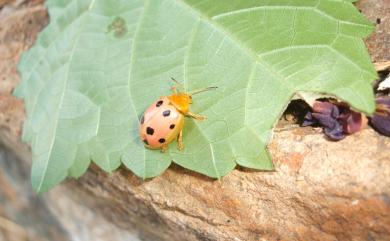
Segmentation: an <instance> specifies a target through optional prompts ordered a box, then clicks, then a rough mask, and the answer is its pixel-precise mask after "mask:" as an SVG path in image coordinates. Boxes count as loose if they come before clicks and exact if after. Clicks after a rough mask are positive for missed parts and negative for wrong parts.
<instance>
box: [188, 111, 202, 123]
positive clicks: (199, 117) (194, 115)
mask: <svg viewBox="0 0 390 241" xmlns="http://www.w3.org/2000/svg"><path fill="white" fill-rule="evenodd" d="M186 115H187V116H189V117H191V118H194V119H195V120H199V121H202V120H206V119H207V116H204V115H197V114H194V113H192V112H188V113H187V114H186Z"/></svg>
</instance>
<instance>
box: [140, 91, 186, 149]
mask: <svg viewBox="0 0 390 241" xmlns="http://www.w3.org/2000/svg"><path fill="white" fill-rule="evenodd" d="M140 123H141V126H140V129H139V134H140V137H141V140H142V141H143V142H144V143H145V146H147V147H149V148H151V149H160V148H161V147H162V146H163V145H164V144H165V145H167V144H169V143H171V142H172V141H173V140H174V139H176V138H177V136H178V135H179V133H180V131H181V130H182V129H183V125H184V115H183V114H181V113H180V112H179V111H178V110H177V109H176V108H175V107H174V106H173V105H171V104H170V101H169V99H168V98H167V97H161V98H160V99H158V100H157V101H156V102H154V103H153V104H152V105H151V106H149V107H148V108H147V109H146V111H145V113H144V114H143V115H142V117H141V119H140Z"/></svg>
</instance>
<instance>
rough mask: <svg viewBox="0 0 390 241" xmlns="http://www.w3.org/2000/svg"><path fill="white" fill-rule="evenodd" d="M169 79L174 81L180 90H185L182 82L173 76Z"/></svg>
mask: <svg viewBox="0 0 390 241" xmlns="http://www.w3.org/2000/svg"><path fill="white" fill-rule="evenodd" d="M171 80H172V81H173V82H175V83H176V84H177V85H178V86H179V87H180V88H181V89H182V90H184V91H185V88H184V85H183V84H182V83H180V82H179V81H177V80H176V79H175V78H173V77H171Z"/></svg>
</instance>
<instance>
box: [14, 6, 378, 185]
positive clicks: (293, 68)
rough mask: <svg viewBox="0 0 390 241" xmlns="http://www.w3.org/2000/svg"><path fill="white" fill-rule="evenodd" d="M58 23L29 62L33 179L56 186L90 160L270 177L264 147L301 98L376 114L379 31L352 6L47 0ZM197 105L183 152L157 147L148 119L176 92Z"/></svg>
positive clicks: (144, 168)
mask: <svg viewBox="0 0 390 241" xmlns="http://www.w3.org/2000/svg"><path fill="white" fill-rule="evenodd" d="M46 5H47V7H48V10H49V14H50V24H49V25H48V26H47V27H46V29H45V30H44V31H43V32H42V33H41V34H40V35H39V38H38V40H37V42H36V44H35V46H34V47H33V48H31V49H30V50H29V51H28V52H27V53H26V54H24V55H23V58H22V60H21V62H20V65H19V70H20V73H21V76H22V83H21V85H19V86H18V88H17V89H16V91H15V95H17V96H20V97H22V98H24V99H25V103H26V111H27V115H28V119H27V121H26V122H25V126H24V133H23V139H24V140H25V141H28V142H31V146H32V152H33V167H32V183H33V187H34V189H35V190H36V191H38V192H41V191H46V190H48V189H50V188H51V187H53V186H54V185H56V184H58V183H59V182H61V181H62V180H63V179H64V178H65V177H66V176H68V175H70V176H75V177H78V176H80V175H82V174H83V173H84V172H85V170H86V169H87V167H88V165H89V163H90V161H91V160H92V161H93V162H94V163H96V164H97V165H98V166H99V167H101V168H102V169H104V170H105V171H107V172H110V171H113V170H115V169H116V168H118V167H119V165H120V164H121V162H122V163H123V164H124V165H126V166H127V167H128V168H129V169H130V170H132V171H133V172H134V173H135V174H136V175H137V176H140V177H142V178H149V177H154V176H157V175H159V174H160V173H162V172H163V171H164V170H165V169H166V168H168V166H169V165H170V164H171V161H172V160H173V161H174V162H175V163H177V164H179V165H181V166H183V167H186V168H188V169H191V170H194V171H197V172H200V173H203V174H205V175H208V176H210V177H216V178H219V177H221V176H223V175H226V174H227V173H228V172H229V171H231V170H232V169H233V168H234V167H235V166H236V164H239V165H241V166H244V167H250V168H255V169H261V170H272V169H273V164H272V161H271V157H270V155H269V153H268V152H267V150H266V144H267V143H268V141H269V140H270V138H271V135H272V128H273V126H274V124H275V122H276V121H277V120H278V118H279V116H280V115H281V113H282V112H283V110H284V109H285V107H286V105H287V104H288V103H289V101H290V99H291V98H292V96H293V95H294V93H297V92H316V93H323V94H330V95H335V96H337V97H339V98H340V99H342V100H345V101H347V102H348V103H350V104H351V105H352V106H353V107H354V108H356V109H357V110H360V111H363V112H366V113H372V112H373V110H374V100H373V92H372V89H371V85H370V84H371V82H372V81H373V80H374V79H375V78H376V73H375V71H374V68H373V66H372V64H371V62H370V58H369V55H368V54H367V51H366V48H365V46H364V42H363V40H362V38H363V37H366V36H367V35H368V34H369V33H370V32H371V31H372V29H373V25H372V24H371V23H369V22H368V21H367V20H366V19H365V18H364V17H363V16H362V15H361V14H360V13H359V12H358V11H357V10H356V9H355V8H354V6H353V5H352V4H351V3H350V2H347V1H335V0H333V1H332V0H296V1H290V0H273V1H268V0H267V1H266V0H257V1H255V0H240V1H238V0H236V1H229V2H226V1H222V0H218V1H217V0H165V1H163V0H150V1H141V0H133V1H128V0H48V1H47V2H46ZM172 76H173V77H175V78H176V79H178V80H180V81H183V83H184V85H185V87H186V89H187V90H189V91H190V90H194V89H199V88H204V87H208V86H218V90H216V91H210V92H205V93H202V94H199V95H197V96H194V104H193V105H192V106H191V109H192V111H193V112H195V113H200V114H204V115H207V116H208V120H207V121H203V122H197V121H194V120H192V119H189V118H187V119H186V124H185V127H184V144H185V149H184V151H178V150H177V148H176V143H173V144H171V145H170V149H169V152H167V153H161V152H159V151H153V150H148V149H145V148H144V146H143V145H142V143H141V141H140V140H139V137H138V126H139V123H138V118H139V116H140V115H141V114H142V113H143V111H144V110H145V108H146V107H147V106H148V105H150V104H151V103H152V102H153V101H154V100H155V99H156V98H158V97H159V96H163V95H169V94H170V85H171V83H170V77H172Z"/></svg>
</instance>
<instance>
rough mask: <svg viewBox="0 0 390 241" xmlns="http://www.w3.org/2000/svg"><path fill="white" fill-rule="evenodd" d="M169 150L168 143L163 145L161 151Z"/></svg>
mask: <svg viewBox="0 0 390 241" xmlns="http://www.w3.org/2000/svg"><path fill="white" fill-rule="evenodd" d="M167 150H168V145H162V146H161V152H163V153H164V152H166V151H167Z"/></svg>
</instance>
